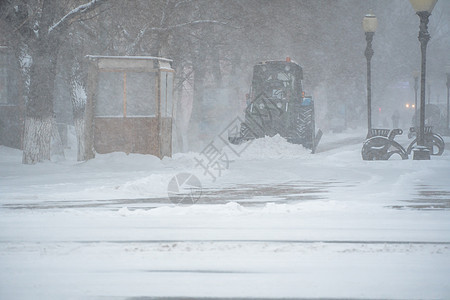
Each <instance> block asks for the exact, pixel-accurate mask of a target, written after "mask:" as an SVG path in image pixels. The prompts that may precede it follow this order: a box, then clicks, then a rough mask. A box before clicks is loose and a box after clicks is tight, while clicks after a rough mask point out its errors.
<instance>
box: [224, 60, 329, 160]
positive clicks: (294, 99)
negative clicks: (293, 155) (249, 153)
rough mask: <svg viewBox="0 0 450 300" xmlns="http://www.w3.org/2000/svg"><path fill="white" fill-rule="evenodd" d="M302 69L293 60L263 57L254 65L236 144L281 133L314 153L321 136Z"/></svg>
mask: <svg viewBox="0 0 450 300" xmlns="http://www.w3.org/2000/svg"><path fill="white" fill-rule="evenodd" d="M302 79H303V70H302V68H301V67H300V66H299V65H298V64H296V63H294V62H293V61H291V60H290V59H289V58H288V59H286V61H264V62H261V63H258V64H256V65H255V66H254V67H253V79H252V86H251V89H250V93H249V94H248V96H247V108H246V109H245V121H244V122H242V123H241V127H240V132H239V135H238V136H230V137H228V140H229V141H230V142H231V143H233V144H240V143H242V142H244V141H248V140H251V139H256V138H261V137H265V136H270V137H272V136H274V135H276V134H279V135H280V136H282V137H284V138H285V139H286V140H287V141H288V142H290V143H294V144H302V145H303V146H304V147H306V148H308V149H311V150H312V152H313V153H314V152H315V150H316V147H317V144H318V143H319V141H320V138H321V136H322V131H320V130H319V131H318V133H317V135H316V134H315V120H314V101H313V99H312V97H309V96H305V94H304V92H303V89H302Z"/></svg>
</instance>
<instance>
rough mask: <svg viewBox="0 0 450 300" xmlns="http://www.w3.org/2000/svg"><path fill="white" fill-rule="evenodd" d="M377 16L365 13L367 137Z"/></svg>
mask: <svg viewBox="0 0 450 300" xmlns="http://www.w3.org/2000/svg"><path fill="white" fill-rule="evenodd" d="M377 25H378V24H377V18H376V17H375V15H373V14H371V13H369V14H367V15H365V17H364V19H363V29H364V32H365V33H366V41H367V46H366V51H365V52H364V55H365V56H366V60H367V130H368V132H367V137H370V136H371V132H372V87H371V73H370V60H371V59H372V56H373V49H372V39H373V35H374V34H375V30H376V29H377Z"/></svg>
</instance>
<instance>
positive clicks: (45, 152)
mask: <svg viewBox="0 0 450 300" xmlns="http://www.w3.org/2000/svg"><path fill="white" fill-rule="evenodd" d="M30 48H31V49H32V50H31V51H32V53H31V57H32V64H31V68H30V90H29V96H28V103H27V111H26V117H25V131H24V141H23V144H24V147H23V157H22V162H23V163H24V164H35V163H38V162H42V161H45V160H50V154H51V152H50V151H51V136H52V122H53V121H52V119H53V118H54V116H53V91H54V83H55V76H56V74H55V73H56V72H55V70H56V59H57V53H58V52H57V49H56V48H57V47H56V46H55V44H54V43H53V45H52V43H51V42H50V41H40V42H39V43H36V44H35V45H33V46H32V47H30ZM55 134H58V133H57V132H56V133H55Z"/></svg>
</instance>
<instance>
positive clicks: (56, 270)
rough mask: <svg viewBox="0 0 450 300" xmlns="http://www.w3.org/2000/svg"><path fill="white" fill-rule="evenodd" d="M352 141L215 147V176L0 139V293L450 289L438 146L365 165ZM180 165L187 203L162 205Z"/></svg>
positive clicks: (191, 158)
mask: <svg viewBox="0 0 450 300" xmlns="http://www.w3.org/2000/svg"><path fill="white" fill-rule="evenodd" d="M363 139H364V131H363V130H355V131H350V132H346V133H343V134H337V135H331V134H325V135H324V136H323V138H322V143H321V145H320V146H319V148H318V153H317V154H314V155H311V154H310V153H309V151H307V150H305V149H303V148H302V147H301V146H297V145H291V144H288V143H286V142H285V141H284V140H283V139H281V138H280V137H274V138H266V139H261V140H256V141H253V143H251V144H249V145H242V146H241V148H233V149H227V150H225V149H226V147H225V148H224V151H226V152H225V153H226V156H223V157H222V158H226V163H227V168H224V169H223V170H221V172H220V174H216V175H217V176H216V178H215V180H213V178H212V177H211V176H210V174H208V173H207V172H205V171H204V169H202V168H201V167H200V166H199V163H198V161H199V159H202V158H203V159H204V158H205V155H203V154H201V153H186V154H176V155H174V157H173V158H165V159H163V160H159V159H158V158H155V157H153V156H145V155H137V154H130V155H126V154H123V153H112V154H106V155H97V157H96V158H95V159H94V160H91V161H88V162H82V163H78V162H75V161H73V160H70V159H68V160H66V161H60V162H48V163H43V164H38V165H34V166H28V165H22V164H21V152H19V151H17V150H14V149H10V148H5V147H2V146H0V269H1V270H2V271H1V272H0V299H86V298H87V299H110V298H112V299H127V298H133V297H173V298H174V299H178V298H181V297H192V298H193V299H199V298H209V297H211V298H215V297H236V298H237V297H242V298H258V299H260V298H313V299H314V298H332V299H334V298H336V299H339V298H341V299H349V298H354V299H449V298H450V280H449V279H448V278H450V151H449V150H446V151H445V152H444V154H443V155H442V156H440V157H432V160H431V161H413V160H412V159H409V160H403V161H402V160H389V161H373V162H368V161H363V160H362V159H361V154H360V151H361V146H362V140H363ZM397 139H398V140H399V141H400V143H401V144H402V145H407V144H408V139H407V137H406V136H400V137H398V138H397ZM358 141H359V142H358ZM446 142H447V145H449V144H450V140H449V139H448V138H447V139H446ZM447 147H448V146H447ZM241 151H242V152H241ZM236 153H238V154H236ZM179 173H189V174H194V175H195V176H197V177H198V178H199V180H200V182H201V185H202V196H201V197H200V198H199V199H198V202H197V203H196V204H195V205H175V204H173V203H172V202H171V201H170V200H169V198H168V185H169V182H170V181H171V179H172V178H173V177H174V176H175V175H177V174H179ZM196 192H198V190H197V191H196Z"/></svg>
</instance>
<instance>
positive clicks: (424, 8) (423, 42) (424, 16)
mask: <svg viewBox="0 0 450 300" xmlns="http://www.w3.org/2000/svg"><path fill="white" fill-rule="evenodd" d="M409 1H410V2H411V5H412V6H413V8H414V10H415V11H416V14H417V15H418V16H419V18H420V27H419V29H420V30H419V41H420V50H421V53H422V64H421V72H420V73H421V76H420V119H419V120H420V121H419V132H418V136H417V146H416V148H415V149H414V154H413V159H414V160H429V159H430V150H429V149H427V148H426V147H425V73H426V56H427V44H428V41H429V40H430V34H429V33H428V18H429V17H430V15H431V11H432V10H433V8H434V5H435V4H436V2H437V0H409Z"/></svg>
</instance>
